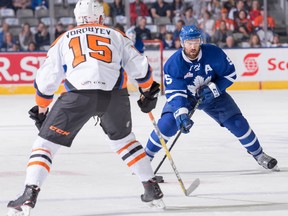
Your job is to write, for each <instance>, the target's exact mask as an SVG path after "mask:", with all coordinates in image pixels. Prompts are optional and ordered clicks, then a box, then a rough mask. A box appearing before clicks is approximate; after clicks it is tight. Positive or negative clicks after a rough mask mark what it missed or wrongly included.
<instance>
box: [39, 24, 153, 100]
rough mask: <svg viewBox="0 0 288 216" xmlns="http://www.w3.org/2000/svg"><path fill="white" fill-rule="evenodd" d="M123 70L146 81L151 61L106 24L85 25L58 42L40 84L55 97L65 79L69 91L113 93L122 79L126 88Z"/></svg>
mask: <svg viewBox="0 0 288 216" xmlns="http://www.w3.org/2000/svg"><path fill="white" fill-rule="evenodd" d="M123 68H124V69H125V71H126V72H127V74H128V75H129V77H131V78H133V79H142V78H144V77H145V76H146V75H147V71H148V62H147V59H146V57H145V56H142V55H141V54H139V52H138V51H137V50H136V49H135V48H134V46H133V42H132V41H131V40H130V39H128V38H127V37H126V36H125V35H123V34H121V33H120V32H118V31H116V30H113V29H110V28H108V27H105V26H103V25H99V24H85V25H81V26H78V27H76V28H74V29H72V30H70V31H67V32H65V33H64V34H63V35H61V36H60V37H59V38H57V39H56V40H55V42H54V43H53V44H52V46H51V48H50V49H49V51H48V53H47V59H46V60H45V62H44V64H43V65H42V66H41V67H40V69H39V70H38V72H37V76H36V84H37V88H38V90H39V91H40V92H41V93H42V94H44V95H53V94H54V92H55V91H56V90H57V89H58V87H59V85H60V83H61V82H62V81H63V79H64V78H66V80H65V84H64V85H65V87H66V90H67V91H69V90H70V89H71V88H73V89H77V90H82V89H101V90H105V91H110V90H112V89H113V88H114V87H115V85H116V83H118V84H119V79H120V78H121V79H122V80H120V83H121V84H122V85H125V83H124V82H125V81H124V80H123V79H124V78H123V73H124V70H123ZM121 73H122V74H121ZM148 87H149V86H148Z"/></svg>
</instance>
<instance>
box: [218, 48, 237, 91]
mask: <svg viewBox="0 0 288 216" xmlns="http://www.w3.org/2000/svg"><path fill="white" fill-rule="evenodd" d="M218 52H219V53H218V54H217V55H214V56H217V59H215V60H214V62H215V68H214V69H215V72H216V75H217V77H216V79H215V84H216V85H217V87H218V88H219V89H220V91H225V90H226V89H227V88H228V87H229V86H231V85H232V84H233V83H234V82H235V80H236V78H237V74H236V71H235V66H234V64H233V62H232V61H231V60H230V58H229V57H228V56H227V55H226V54H225V52H224V51H223V50H221V49H220V48H219V50H218Z"/></svg>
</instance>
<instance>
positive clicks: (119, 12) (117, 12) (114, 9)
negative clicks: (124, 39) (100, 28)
mask: <svg viewBox="0 0 288 216" xmlns="http://www.w3.org/2000/svg"><path fill="white" fill-rule="evenodd" d="M110 14H111V17H115V16H125V5H124V4H123V3H122V0H114V2H113V4H111V5H110Z"/></svg>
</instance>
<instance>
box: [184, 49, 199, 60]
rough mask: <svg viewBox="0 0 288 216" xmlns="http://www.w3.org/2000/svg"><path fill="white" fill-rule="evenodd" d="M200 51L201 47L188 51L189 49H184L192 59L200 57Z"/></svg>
mask: <svg viewBox="0 0 288 216" xmlns="http://www.w3.org/2000/svg"><path fill="white" fill-rule="evenodd" d="M199 52H200V47H198V49H189V50H188V51H187V49H184V53H185V55H186V56H187V57H188V58H189V59H190V60H194V59H196V58H197V57H198V55H199Z"/></svg>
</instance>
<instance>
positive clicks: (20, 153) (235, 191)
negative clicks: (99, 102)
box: [0, 90, 288, 216]
mask: <svg viewBox="0 0 288 216" xmlns="http://www.w3.org/2000/svg"><path fill="white" fill-rule="evenodd" d="M230 93H231V95H232V96H233V98H234V99H235V100H236V102H237V103H238V105H239V107H240V108H241V110H242V112H243V114H244V116H245V117H246V118H247V119H248V122H249V123H250V125H251V127H252V128H253V130H254V131H255V133H256V134H257V135H258V138H259V140H260V142H261V144H262V146H263V148H264V150H265V152H266V153H267V154H269V155H271V156H273V157H275V158H276V159H277V160H278V162H279V168H280V169H281V172H278V173H276V172H275V173H271V172H269V171H267V170H264V169H263V168H262V167H260V166H259V165H258V164H257V163H256V161H255V160H254V159H253V158H252V157H251V156H250V155H248V154H247V153H246V151H245V149H244V148H243V147H242V146H241V144H240V143H239V142H238V141H237V140H236V139H235V137H234V136H233V135H232V134H230V132H229V131H227V130H226V129H224V128H221V127H219V126H218V125H217V124H216V123H215V122H214V121H213V120H212V119H210V118H209V117H208V116H206V115H205V114H204V113H203V112H202V111H199V110H197V111H196V112H195V114H194V116H193V120H194V122H195V124H194V126H193V128H192V129H191V132H190V134H187V135H184V134H183V135H181V136H180V138H179V140H178V142H177V144H176V145H175V146H174V148H173V149H172V151H171V154H172V157H173V159H174V162H175V164H176V167H177V169H178V171H179V173H180V176H181V178H182V180H183V182H184V184H185V187H186V188H188V187H189V185H190V184H191V183H192V181H193V180H194V179H195V178H200V180H201V184H200V186H199V187H198V189H197V190H195V191H194V192H193V193H192V195H191V197H185V196H184V193H183V191H182V189H181V187H180V185H179V183H178V181H177V178H176V176H175V174H174V172H173V169H172V168H171V166H170V164H169V161H168V160H167V161H165V162H164V164H163V166H162V167H161V169H160V170H159V174H161V175H163V176H164V178H165V181H166V183H164V184H161V188H162V191H163V192H164V194H165V197H164V201H165V203H166V206H167V209H166V210H164V211H163V210H154V209H149V208H147V207H146V206H145V205H144V204H143V203H142V202H141V201H140V194H141V193H143V188H142V185H141V184H140V183H139V180H138V179H137V177H136V176H134V175H131V174H130V172H129V169H128V168H127V167H126V165H124V163H123V162H122V161H121V160H120V159H119V158H118V156H117V155H116V154H115V153H113V152H112V151H111V150H110V146H109V144H108V140H107V138H106V136H105V135H104V133H103V132H102V130H101V128H100V126H99V125H97V126H96V127H95V126H94V124H95V121H94V120H93V119H91V120H90V121H89V122H88V123H87V124H86V125H85V126H84V128H83V130H82V131H81V132H80V133H79V135H78V136H77V137H76V139H75V141H74V143H73V146H72V148H70V149H68V148H62V149H61V150H60V152H59V153H58V154H57V155H56V157H55V158H54V160H53V167H52V171H51V175H50V176H49V177H48V179H47V181H46V182H45V184H44V185H43V187H42V191H41V192H40V194H39V198H38V203H37V205H36V207H35V209H33V211H32V215H34V216H52V215H53V216H100V215H101V216H112V215H113V216H114V215H115V216H122V215H123V216H126V215H127V216H134V215H135V216H136V215H137V216H154V215H155V216H162V215H171V216H182V215H185V216H186V215H189V216H190V215H191V216H243V215H249V216H271V215H273V216H280V215H281V216H282V215H283V216H284V215H285V216H286V215H288V91H287V90H274V91H273V90H271V91H232V92H230ZM137 99H138V95H137V94H132V95H131V106H132V112H133V130H134V132H135V134H136V136H137V138H138V140H139V141H141V143H142V144H143V145H145V144H146V140H147V137H148V136H149V134H150V132H151V130H152V129H153V125H152V124H151V122H150V120H149V117H148V115H147V114H144V113H141V111H140V110H139V108H138V107H137V104H136V100H137ZM164 101H165V98H164V96H161V97H160V98H159V103H158V107H157V109H156V110H154V111H153V113H154V116H155V118H158V117H159V115H160V112H161V108H162V106H163V104H164ZM0 103H1V108H0V215H1V216H2V215H3V216H4V215H5V214H6V211H7V210H6V205H7V203H8V201H9V200H11V199H15V198H16V197H17V195H19V194H21V193H22V190H23V187H24V185H23V184H24V179H25V169H26V164H27V161H28V158H29V155H30V150H31V147H32V143H33V141H34V139H35V137H36V135H37V129H36V127H35V126H34V124H33V122H32V121H31V120H30V119H29V117H28V114H27V111H28V110H29V109H30V108H31V107H32V106H33V105H34V96H33V95H15V96H0ZM172 140H173V139H172ZM172 140H170V142H169V143H168V146H169V144H171V141H172ZM163 156H164V151H161V152H160V153H159V154H158V155H157V157H156V158H155V159H154V160H153V163H152V165H153V167H154V168H156V167H157V165H158V164H159V162H160V161H161V159H162V158H163Z"/></svg>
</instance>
